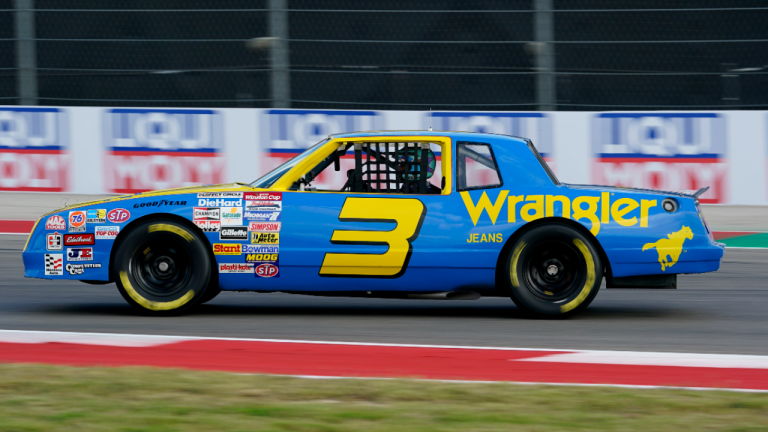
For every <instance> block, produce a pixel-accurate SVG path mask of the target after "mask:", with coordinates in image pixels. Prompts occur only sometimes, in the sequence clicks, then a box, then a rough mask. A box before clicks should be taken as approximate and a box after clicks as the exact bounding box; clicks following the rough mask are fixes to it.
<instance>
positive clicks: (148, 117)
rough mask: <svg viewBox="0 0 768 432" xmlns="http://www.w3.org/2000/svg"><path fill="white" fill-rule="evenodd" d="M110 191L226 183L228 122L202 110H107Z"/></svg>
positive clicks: (106, 166) (105, 137) (106, 172)
mask: <svg viewBox="0 0 768 432" xmlns="http://www.w3.org/2000/svg"><path fill="white" fill-rule="evenodd" d="M103 116H104V121H103V122H102V123H103V133H102V136H103V142H104V148H105V150H106V153H105V160H104V162H105V163H104V175H105V179H106V187H107V189H108V191H109V192H116V193H134V192H144V191H149V190H158V189H168V188H176V187H187V186H199V185H202V184H217V183H223V180H224V167H225V154H224V133H223V119H222V115H221V113H220V112H218V111H214V110H201V109H122V108H121V109H110V110H105V111H104V114H103Z"/></svg>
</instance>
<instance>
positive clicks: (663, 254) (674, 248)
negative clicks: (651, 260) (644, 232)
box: [643, 225, 693, 271]
mask: <svg viewBox="0 0 768 432" xmlns="http://www.w3.org/2000/svg"><path fill="white" fill-rule="evenodd" d="M692 238H693V232H692V231H691V229H690V228H689V227H687V226H685V225H683V227H682V228H680V231H675V232H673V233H671V234H667V238H663V239H660V240H658V241H656V242H654V243H646V244H645V245H643V251H647V250H648V249H654V248H655V249H656V253H658V254H659V264H661V271H666V269H668V268H670V267H672V266H673V265H675V264H676V263H677V260H678V259H679V258H680V254H682V253H683V243H685V240H686V239H688V240H691V239H692Z"/></svg>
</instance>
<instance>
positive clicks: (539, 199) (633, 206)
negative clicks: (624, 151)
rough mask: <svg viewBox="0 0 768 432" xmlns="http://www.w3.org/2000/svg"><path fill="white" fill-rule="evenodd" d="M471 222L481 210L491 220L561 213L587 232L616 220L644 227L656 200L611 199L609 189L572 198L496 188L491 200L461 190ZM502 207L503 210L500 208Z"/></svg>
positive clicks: (594, 233)
mask: <svg viewBox="0 0 768 432" xmlns="http://www.w3.org/2000/svg"><path fill="white" fill-rule="evenodd" d="M461 198H462V200H463V201H464V205H465V206H466V208H467V212H468V213H469V217H470V218H471V219H472V223H473V224H474V225H477V223H478V222H479V221H480V219H481V217H482V216H483V213H485V214H486V217H488V218H489V219H490V221H491V224H493V225H496V222H499V221H500V223H504V222H506V223H514V222H518V221H525V222H531V221H534V220H536V219H541V218H543V217H553V216H558V217H564V218H567V219H573V220H575V221H578V222H581V223H583V224H585V225H588V226H590V227H591V228H590V232H592V234H593V235H597V234H598V233H599V232H600V226H601V225H602V224H607V223H616V224H619V225H621V226H624V227H631V226H640V227H643V228H645V227H648V213H649V211H650V209H652V208H654V207H656V206H657V200H655V199H654V200H647V199H641V200H636V199H633V198H617V199H611V197H610V193H608V192H602V193H601V194H600V196H578V197H575V198H573V199H571V198H569V197H567V196H565V195H516V196H515V195H509V191H508V190H502V191H499V195H498V196H497V197H496V200H495V201H493V202H492V201H491V199H490V198H488V194H486V192H485V191H483V194H482V195H481V196H480V198H479V199H478V200H477V202H476V203H475V202H473V201H472V197H471V196H470V195H469V192H461ZM505 208H506V211H503V210H504V209H505Z"/></svg>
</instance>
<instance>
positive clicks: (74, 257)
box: [67, 247, 93, 261]
mask: <svg viewBox="0 0 768 432" xmlns="http://www.w3.org/2000/svg"><path fill="white" fill-rule="evenodd" d="M67 261H93V248H90V247H81V248H67Z"/></svg>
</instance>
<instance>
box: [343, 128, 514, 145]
mask: <svg viewBox="0 0 768 432" xmlns="http://www.w3.org/2000/svg"><path fill="white" fill-rule="evenodd" d="M382 136H393V137H403V136H414V137H417V136H444V137H449V138H452V139H454V140H467V141H476V140H482V139H483V138H485V139H494V140H496V141H498V140H499V139H501V140H508V141H513V142H515V143H519V144H526V142H527V141H528V139H527V138H520V137H514V136H510V135H502V134H493V133H483V132H458V131H425V130H380V131H363V132H351V133H342V134H331V135H330V136H329V138H365V137H382Z"/></svg>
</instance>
